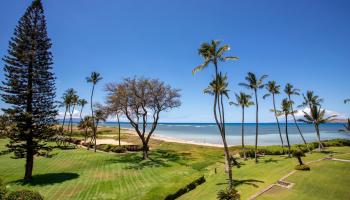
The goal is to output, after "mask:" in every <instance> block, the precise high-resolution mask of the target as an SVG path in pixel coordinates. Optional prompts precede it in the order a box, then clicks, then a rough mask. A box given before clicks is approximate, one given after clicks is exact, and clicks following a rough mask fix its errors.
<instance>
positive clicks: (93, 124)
mask: <svg viewBox="0 0 350 200" xmlns="http://www.w3.org/2000/svg"><path fill="white" fill-rule="evenodd" d="M94 90H95V84H94V83H93V84H92V90H91V97H90V106H91V117H92V132H93V137H95V152H96V128H95V116H94V108H93V103H92V98H93V96H94Z"/></svg>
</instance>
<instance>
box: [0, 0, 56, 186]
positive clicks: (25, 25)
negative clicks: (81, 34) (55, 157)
mask: <svg viewBox="0 0 350 200" xmlns="http://www.w3.org/2000/svg"><path fill="white" fill-rule="evenodd" d="M50 48H51V41H50V39H49V38H48V36H47V31H46V21H45V16H44V10H43V6H42V3H41V1H40V0H34V1H33V2H32V4H31V5H30V6H29V7H28V8H27V10H26V12H25V14H24V15H23V16H22V17H21V18H20V20H19V22H18V25H17V26H16V28H15V31H14V36H13V37H12V38H11V40H10V42H9V49H8V54H7V55H6V56H5V57H4V58H3V61H4V62H5V66H4V74H5V79H4V81H3V82H2V86H1V87H0V89H1V91H2V92H1V98H2V100H3V101H4V102H5V103H7V104H9V107H8V108H6V109H3V111H4V113H5V114H7V115H8V116H9V117H10V120H11V122H13V128H12V129H11V131H10V133H9V136H8V137H9V138H10V143H9V144H8V145H7V146H8V148H9V149H10V150H12V151H13V152H14V158H26V164H25V175H24V180H25V181H30V180H31V179H32V171H33V163H34V156H35V155H43V153H44V152H45V151H47V150H49V149H50V147H49V146H48V145H47V144H46V141H47V140H48V139H49V138H50V137H52V136H53V135H54V134H55V129H54V125H55V124H56V123H57V121H56V115H57V109H56V105H55V100H54V99H55V77H54V74H53V73H52V72H51V71H52V67H51V65H52V64H53V62H52V54H51V52H50V51H49V49H50Z"/></svg>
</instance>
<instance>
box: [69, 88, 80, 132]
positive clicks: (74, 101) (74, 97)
mask: <svg viewBox="0 0 350 200" xmlns="http://www.w3.org/2000/svg"><path fill="white" fill-rule="evenodd" d="M71 95H72V96H71V98H72V109H71V110H70V111H69V115H70V134H72V133H73V114H74V110H75V107H76V106H77V105H78V103H79V96H78V95H76V91H75V90H73V89H72V93H71Z"/></svg>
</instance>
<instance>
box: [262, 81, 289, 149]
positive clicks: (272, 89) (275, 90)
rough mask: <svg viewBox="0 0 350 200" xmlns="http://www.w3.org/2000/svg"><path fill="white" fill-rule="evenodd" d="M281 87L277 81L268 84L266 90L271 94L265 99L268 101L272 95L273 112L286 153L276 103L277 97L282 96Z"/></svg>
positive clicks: (264, 97) (266, 95)
mask: <svg viewBox="0 0 350 200" xmlns="http://www.w3.org/2000/svg"><path fill="white" fill-rule="evenodd" d="M280 88H281V86H280V85H277V83H276V81H269V82H268V83H267V84H266V89H267V91H268V92H269V93H268V94H265V95H264V96H263V99H266V98H267V97H268V96H271V95H272V105H273V112H274V114H275V118H276V122H277V127H278V133H279V134H280V139H281V145H282V150H283V151H284V144H283V139H282V132H281V127H280V122H279V120H278V116H277V112H276V101H275V95H276V94H280Z"/></svg>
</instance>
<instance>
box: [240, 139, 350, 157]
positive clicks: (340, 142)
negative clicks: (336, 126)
mask: <svg viewBox="0 0 350 200" xmlns="http://www.w3.org/2000/svg"><path fill="white" fill-rule="evenodd" d="M322 144H323V146H325V147H333V146H337V147H340V146H350V140H348V139H332V140H324V141H322ZM317 148H318V142H311V143H308V146H306V145H304V144H298V145H292V146H291V153H292V154H293V153H294V152H295V151H302V152H303V153H306V152H308V151H309V149H310V150H314V149H317ZM257 153H258V154H260V155H261V154H262V155H283V154H287V153H288V147H287V146H285V147H284V153H283V149H282V147H281V146H278V145H272V146H260V147H258V152H257ZM239 154H240V156H241V157H243V151H242V150H241V148H240V149H239ZM246 155H247V157H250V158H253V157H254V156H255V150H254V147H253V146H246Z"/></svg>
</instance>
